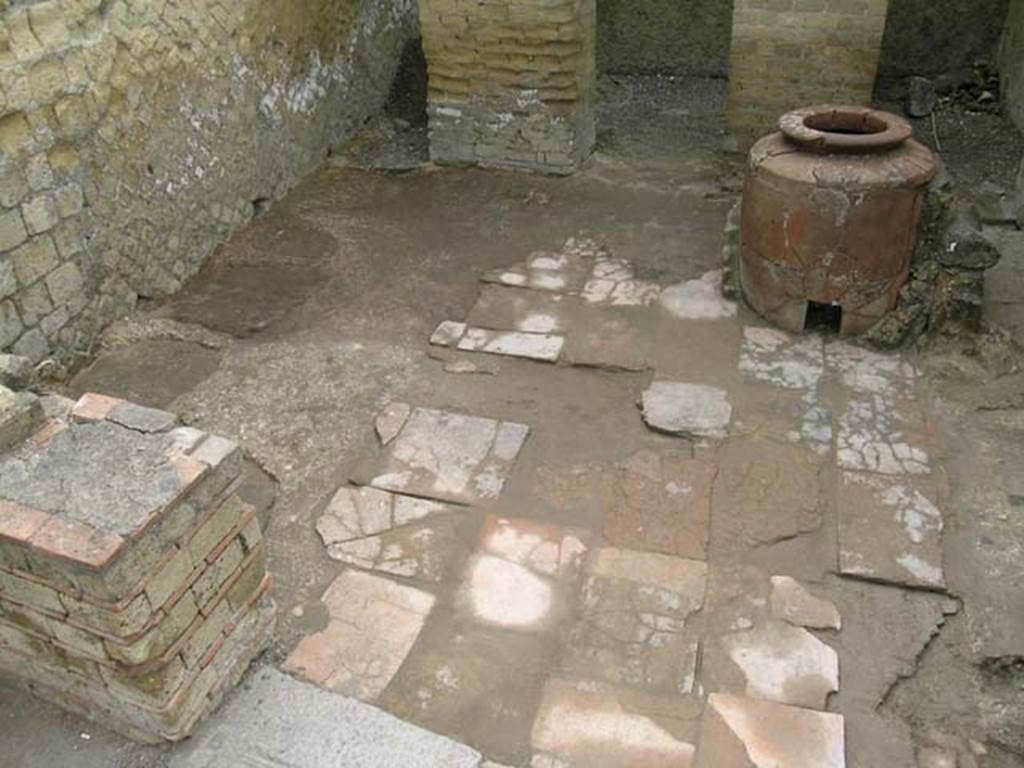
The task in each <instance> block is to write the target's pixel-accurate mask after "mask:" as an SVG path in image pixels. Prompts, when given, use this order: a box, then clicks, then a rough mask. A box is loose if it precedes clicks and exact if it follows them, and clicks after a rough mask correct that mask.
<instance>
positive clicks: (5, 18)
mask: <svg viewBox="0 0 1024 768" xmlns="http://www.w3.org/2000/svg"><path fill="white" fill-rule="evenodd" d="M415 34H416V5H415V0H189V2H180V1H179V0H20V2H17V3H12V2H11V1H10V0H0V352H2V351H14V352H16V353H19V354H23V355H26V356H28V357H30V358H32V359H33V360H34V361H39V360H41V359H43V358H44V357H46V356H48V355H56V356H58V357H63V358H70V357H73V356H74V355H75V353H81V352H84V351H85V350H87V349H88V347H89V345H90V344H91V342H92V340H93V339H94V338H95V336H96V334H97V332H98V330H99V329H100V328H102V326H103V325H105V324H106V323H108V322H109V321H110V320H112V319H115V318H116V317H118V316H120V315H123V314H124V313H126V312H128V311H129V310H131V309H132V307H133V306H134V304H135V302H136V300H137V298H138V297H139V296H157V295H161V294H166V293H169V292H171V291H174V290H176V289H177V288H178V287H179V286H180V285H181V284H182V282H183V281H184V280H185V279H186V278H187V277H188V276H190V275H191V274H192V273H194V272H195V271H196V270H197V269H198V268H199V266H200V265H201V264H202V262H203V261H204V259H205V258H206V257H207V256H208V255H209V254H210V253H211V252H212V251H213V249H214V247H215V246H216V245H217V243H219V242H221V241H223V240H224V239H225V238H226V237H227V236H228V235H229V234H230V232H231V231H232V230H233V229H235V228H236V227H238V226H239V225H241V224H243V223H245V222H246V221H247V220H248V219H249V218H250V217H251V216H252V215H253V201H255V200H257V199H275V198H277V197H279V196H281V195H282V194H283V193H284V192H285V191H286V190H287V189H288V188H289V187H290V186H291V185H292V184H294V183H295V181H297V180H298V179H299V178H301V176H302V175H303V174H305V173H307V172H308V171H310V170H311V169H312V168H314V167H315V166H316V165H317V164H318V163H320V162H321V161H322V160H323V158H324V155H325V153H326V150H327V149H328V148H329V147H330V146H332V145H335V144H337V143H339V142H341V141H342V140H344V139H345V138H346V137H348V136H349V135H351V134H352V133H353V132H354V131H355V130H357V129H358V128H359V127H360V126H361V124H362V122H363V120H364V119H365V117H366V116H367V115H369V114H372V113H373V112H375V111H376V110H377V109H379V108H380V107H381V105H382V104H383V102H384V100H385V99H386V96H387V93H388V90H389V88H390V85H391V82H392V80H393V78H394V73H395V71H396V69H397V67H398V63H399V58H400V53H401V50H402V47H403V45H404V44H405V43H406V42H407V41H408V40H409V39H410V38H411V37H414V36H415Z"/></svg>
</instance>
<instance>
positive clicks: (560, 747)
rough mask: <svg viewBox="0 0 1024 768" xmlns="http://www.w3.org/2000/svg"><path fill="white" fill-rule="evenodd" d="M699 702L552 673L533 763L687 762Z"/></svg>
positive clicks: (587, 766) (620, 767)
mask: <svg viewBox="0 0 1024 768" xmlns="http://www.w3.org/2000/svg"><path fill="white" fill-rule="evenodd" d="M699 718H700V704H699V702H698V701H697V700H696V699H692V698H684V697H664V696H651V695H650V694H644V693H640V692H638V691H632V690H629V689H622V688H616V687H612V686H607V685H603V684H600V683H595V682H592V681H586V680H583V681H571V680H563V679H557V678H556V679H552V680H550V681H548V683H547V685H546V686H545V687H544V696H543V698H542V700H541V703H540V709H539V711H538V713H537V719H536V721H535V722H534V725H533V735H532V743H533V748H534V750H535V751H536V753H537V754H536V755H535V756H534V758H533V762H532V763H531V765H532V766H533V767H534V768H539V767H541V766H543V767H544V768H547V767H548V766H550V767H551V768H556V767H557V768H634V767H635V766H673V768H677V767H678V768H689V766H690V765H692V761H693V756H694V752H695V747H694V745H695V743H696V736H697V728H698V721H699Z"/></svg>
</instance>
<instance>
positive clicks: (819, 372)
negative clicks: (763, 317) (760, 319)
mask: <svg viewBox="0 0 1024 768" xmlns="http://www.w3.org/2000/svg"><path fill="white" fill-rule="evenodd" d="M740 371H741V372H742V373H744V374H746V375H747V376H749V377H751V378H752V379H754V380H756V381H763V382H766V383H768V384H773V385H775V386H777V387H783V388H786V389H813V388H814V387H816V386H817V385H818V382H819V381H820V380H821V377H822V376H823V375H824V373H825V345H824V342H823V341H822V339H821V337H820V336H817V335H815V334H811V335H806V336H793V335H791V334H788V333H786V332H785V331H779V330H776V329H774V328H761V327H753V326H748V327H746V328H744V329H743V348H742V351H741V352H740Z"/></svg>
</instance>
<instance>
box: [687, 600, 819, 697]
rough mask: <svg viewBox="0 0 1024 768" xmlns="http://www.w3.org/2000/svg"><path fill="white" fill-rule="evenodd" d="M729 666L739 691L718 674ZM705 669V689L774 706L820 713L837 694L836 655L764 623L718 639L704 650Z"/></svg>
mask: <svg viewBox="0 0 1024 768" xmlns="http://www.w3.org/2000/svg"><path fill="white" fill-rule="evenodd" d="M726 659H728V661H726ZM730 662H731V665H733V666H734V667H735V668H736V669H738V670H739V672H740V676H739V677H741V678H742V686H737V685H736V684H735V683H733V679H737V678H735V677H734V676H733V675H732V674H730V673H727V672H725V671H724V670H723V669H722V667H723V666H724V665H726V664H729V663H730ZM705 665H706V668H707V671H708V672H709V673H710V674H709V675H708V677H706V678H705V681H704V682H705V686H706V687H708V689H709V690H714V691H724V692H731V693H740V694H745V695H746V696H749V697H750V698H754V699H762V700H765V701H774V702H778V703H780V704H792V705H794V706H799V707H808V708H811V709H824V708H825V702H826V701H827V699H828V696H829V694H831V693H834V692H835V691H838V690H839V657H838V655H837V654H836V652H835V651H834V650H833V649H832V648H830V647H829V646H827V645H825V644H824V643H823V642H821V641H820V640H818V639H817V638H816V637H815V636H814V635H812V634H811V633H810V632H808V631H807V630H805V629H803V628H802V627H794V626H792V625H790V624H787V623H785V622H781V621H775V620H766V621H763V622H759V623H757V624H756V625H755V626H754V627H752V628H750V629H745V630H744V629H741V630H740V631H737V632H734V633H732V634H729V635H726V636H724V637H722V638H721V639H720V641H719V644H717V645H716V644H714V643H712V644H710V645H709V646H708V650H707V652H706V660H705Z"/></svg>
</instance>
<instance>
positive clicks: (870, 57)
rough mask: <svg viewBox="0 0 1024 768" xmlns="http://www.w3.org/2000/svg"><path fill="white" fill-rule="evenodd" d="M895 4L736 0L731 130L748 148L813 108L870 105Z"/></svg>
mask: <svg viewBox="0 0 1024 768" xmlns="http://www.w3.org/2000/svg"><path fill="white" fill-rule="evenodd" d="M888 5H889V3H888V0H736V5H735V10H734V12H733V30H732V49H731V53H730V67H729V106H728V113H729V114H728V117H729V128H730V130H731V132H732V134H733V136H734V137H735V138H736V139H737V140H738V141H739V142H740V144H741V146H742V147H744V148H745V147H749V146H750V145H751V144H753V143H754V141H755V140H756V139H758V138H759V137H761V136H763V135H764V134H766V133H769V132H771V131H773V130H774V129H775V125H776V122H777V121H778V118H779V116H780V115H782V114H784V113H786V112H789V111H791V110H793V109H797V108H799V107H804V106H808V105H811V104H823V103H832V104H854V105H858V104H869V103H870V101H871V93H872V89H873V88H874V83H875V74H876V72H877V70H878V57H879V50H880V48H881V44H882V35H883V32H884V31H885V19H886V12H887V10H888Z"/></svg>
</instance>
